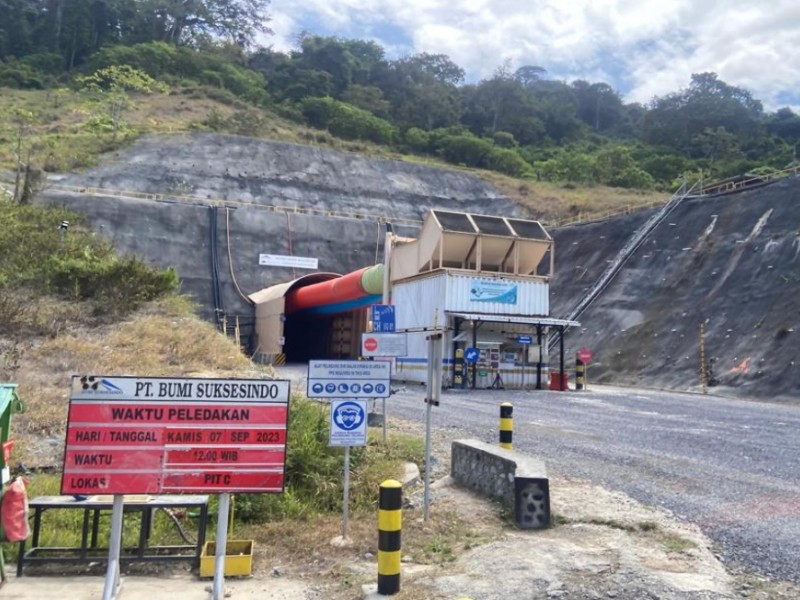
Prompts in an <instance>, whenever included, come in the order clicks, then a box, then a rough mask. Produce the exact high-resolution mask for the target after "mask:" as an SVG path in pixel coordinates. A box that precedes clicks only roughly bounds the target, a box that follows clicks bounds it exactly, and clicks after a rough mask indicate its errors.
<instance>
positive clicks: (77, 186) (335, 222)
mask: <svg viewBox="0 0 800 600" xmlns="http://www.w3.org/2000/svg"><path fill="white" fill-rule="evenodd" d="M50 183H51V185H50V187H49V188H47V189H46V190H44V192H43V193H42V194H41V195H40V197H41V201H43V202H47V203H57V204H65V205H66V206H67V207H69V208H71V209H73V210H75V211H77V212H79V213H82V214H84V215H86V216H87V218H88V219H89V222H90V223H91V224H92V225H93V226H94V227H95V228H96V229H98V230H99V231H101V232H104V233H106V234H107V235H109V236H110V237H111V238H112V239H113V240H114V241H115V243H116V245H117V247H118V248H119V249H120V250H122V251H123V252H135V253H137V254H139V255H141V256H143V257H146V258H147V259H148V260H149V261H151V262H153V263H154V264H157V265H159V266H163V267H167V266H174V267H175V268H176V269H177V271H178V274H179V275H180V277H181V278H182V280H183V286H184V288H183V291H184V292H187V293H189V294H191V295H192V296H193V297H194V298H195V299H196V300H197V301H198V302H199V303H200V305H201V308H202V310H203V312H204V314H205V315H206V316H207V317H210V316H211V315H212V314H213V311H214V308H215V305H214V304H215V303H214V300H213V295H214V294H213V287H214V285H215V284H214V281H215V279H216V280H218V285H219V288H220V297H221V301H220V303H221V305H222V306H221V308H222V309H223V310H224V311H225V312H226V313H228V314H231V315H234V314H242V315H249V314H250V312H251V310H250V308H249V306H248V305H247V303H246V302H245V301H244V300H243V298H242V297H241V295H240V294H239V292H238V291H237V285H238V288H239V289H241V290H242V291H243V292H244V293H245V294H249V293H252V292H255V291H257V290H259V289H262V288H264V287H266V286H269V285H272V284H274V283H279V282H284V281H289V280H291V279H292V278H293V277H294V276H300V275H302V274H304V273H306V272H307V271H302V270H299V269H298V270H292V269H290V268H280V267H263V266H259V264H258V256H259V254H260V253H265V254H282V255H293V256H306V257H313V258H318V259H319V268H320V270H322V271H332V272H337V273H346V272H349V271H351V270H355V269H359V268H361V267H364V266H367V265H371V264H373V263H375V262H376V261H377V260H382V241H383V226H382V223H384V222H386V221H391V222H393V224H394V225H395V230H396V231H398V233H400V234H408V235H414V234H415V233H416V231H417V229H418V226H419V224H420V223H421V221H422V217H423V216H424V214H425V213H426V212H427V210H428V209H429V208H433V207H438V208H445V209H452V210H459V211H469V212H480V213H487V212H488V213H491V214H502V215H518V216H522V215H525V214H526V211H525V210H524V209H522V208H520V207H518V206H516V205H515V204H513V203H512V202H511V201H509V200H508V199H506V198H504V197H502V196H501V195H500V194H499V193H498V192H497V190H495V189H494V188H493V187H492V186H490V185H489V184H487V183H485V182H484V181H482V180H481V179H480V178H478V177H476V176H473V175H470V174H469V173H465V172H461V171H457V170H446V169H435V168H431V167H427V166H423V165H415V164H410V163H406V162H401V161H392V160H384V159H374V158H368V157H364V156H360V155H356V154H349V153H344V152H336V151H331V150H325V149H321V148H316V147H312V146H299V145H295V144H288V143H282V142H268V141H264V140H258V139H252V138H245V137H234V136H221V135H213V134H194V135H181V136H168V137H167V136H153V137H148V138H144V139H142V140H140V141H139V142H137V143H136V144H135V145H134V146H133V147H131V148H129V149H126V150H122V151H120V152H118V153H115V155H114V156H113V157H112V158H111V159H109V160H108V161H107V162H106V163H105V164H104V165H102V166H101V167H99V168H96V169H94V170H92V171H90V172H88V173H84V174H79V175H69V176H63V177H56V178H52V179H51V181H50ZM87 187H96V188H103V189H104V190H107V191H106V192H104V193H86V192H87ZM147 195H150V196H149V197H147ZM221 201H226V202H228V203H233V207H232V208H225V207H221V206H218V205H220V204H221ZM215 207H216V208H215ZM276 207H281V208H276ZM213 255H216V259H217V260H216V267H214V266H213V264H214V261H212V256H213ZM234 278H235V281H234Z"/></svg>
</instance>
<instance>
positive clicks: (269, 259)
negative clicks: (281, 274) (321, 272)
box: [258, 254, 319, 271]
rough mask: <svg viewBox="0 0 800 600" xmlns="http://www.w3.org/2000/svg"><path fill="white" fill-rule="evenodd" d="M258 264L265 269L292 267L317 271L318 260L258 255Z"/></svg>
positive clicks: (303, 257) (280, 255) (304, 257)
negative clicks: (265, 267)
mask: <svg viewBox="0 0 800 600" xmlns="http://www.w3.org/2000/svg"><path fill="white" fill-rule="evenodd" d="M258 264H259V265H262V266H267V267H292V268H295V269H313V270H315V271H316V270H317V269H319V259H318V258H309V257H308V256H284V255H282V254H259V255H258Z"/></svg>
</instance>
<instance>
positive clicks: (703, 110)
mask: <svg viewBox="0 0 800 600" xmlns="http://www.w3.org/2000/svg"><path fill="white" fill-rule="evenodd" d="M762 122H763V107H762V105H761V102H759V101H758V100H756V99H754V98H753V96H752V95H751V94H750V92H748V91H747V90H745V89H743V88H739V87H735V86H731V85H728V84H727V83H725V82H724V81H721V80H720V79H718V78H717V75H716V73H695V74H694V75H692V81H691V83H690V85H689V87H688V88H687V89H685V90H682V91H680V92H676V93H674V94H669V95H667V96H665V97H663V98H656V99H655V100H654V101H653V103H652V105H651V107H650V110H649V111H648V112H647V114H646V115H645V117H644V119H643V121H642V133H643V137H644V139H645V141H647V142H648V143H651V144H663V145H667V146H670V147H671V148H674V149H676V150H679V151H682V152H688V151H689V150H690V149H691V144H692V140H693V139H694V137H695V136H697V135H699V134H701V133H703V131H704V130H705V129H706V128H712V129H714V128H717V127H723V128H724V129H725V130H726V131H728V132H729V133H731V134H733V135H734V136H735V137H736V138H737V140H738V141H739V142H740V143H741V141H742V140H743V139H745V138H751V137H754V136H757V135H759V133H760V131H761V129H762Z"/></svg>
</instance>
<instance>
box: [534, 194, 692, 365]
mask: <svg viewBox="0 0 800 600" xmlns="http://www.w3.org/2000/svg"><path fill="white" fill-rule="evenodd" d="M698 183H699V182H698ZM698 183H695V184H694V185H693V186H692V187H691V188H689V189H687V186H686V183H685V182H684V183H682V184H681V186H680V187H679V188H678V190H677V191H676V192H675V193H674V194H673V195H672V196H671V197H670V199H669V200H668V201H667V202H665V203H664V205H663V207H662V208H661V210H659V211H658V212H656V213H655V214H654V215H653V216H651V217H650V218H649V219H648V220H647V221H646V222H645V223H644V224H643V225H642V226H641V227H640V228H639V229H638V230H636V232H635V233H634V234H633V235H632V236H631V237H630V238H629V239H628V241H627V242H626V243H625V245H624V246H623V247H622V249H621V250H620V251H619V252H618V253H617V256H616V258H615V259H614V260H613V261H611V263H610V264H609V265H608V266H607V267H606V269H605V271H603V273H602V275H600V277H599V278H598V280H597V282H596V283H595V284H594V285H593V286H592V287H591V288H590V289H589V291H588V292H586V293H585V294H584V295H583V297H582V298H581V299H580V300H579V301H578V303H577V304H576V305H575V307H574V308H573V309H572V310H571V311H570V312H569V313H568V315H567V316H566V317H564V319H565V320H568V321H577V320H578V317H579V316H580V315H581V314H582V313H583V311H585V310H586V309H587V308H588V307H589V305H590V304H591V303H592V302H594V301H595V300H596V299H597V297H598V296H599V295H600V294H601V293H602V292H603V290H604V289H605V288H606V287H608V284H609V283H611V280H612V279H613V278H614V276H615V275H616V274H617V273H619V271H620V270H621V269H622V266H623V265H624V264H625V262H626V261H627V260H628V258H630V256H631V255H632V254H633V253H634V252H635V251H636V250H637V249H638V248H639V246H641V244H642V242H644V240H645V239H646V238H647V236H648V235H649V234H650V233H651V232H652V231H653V230H654V229H655V228H656V227H657V226H658V225H659V223H661V222H662V221H663V220H664V219H665V218H666V217H667V216H668V215H669V214H670V213H671V212H672V211H673V210H674V209H675V208H676V207H677V206H678V204H680V203H681V201H682V200H683V199H684V198H686V197H687V196H689V195H690V194H691V192H692V190H694V188H695V187H696V186H697V185H698ZM567 329H568V328H565V329H564V332H566V330H567ZM562 335H563V334H562ZM556 341H557V338H556V336H555V335H553V336H551V337H550V340H549V341H548V345H547V346H548V350H549V349H552V348H553V346H554V345H555V343H556Z"/></svg>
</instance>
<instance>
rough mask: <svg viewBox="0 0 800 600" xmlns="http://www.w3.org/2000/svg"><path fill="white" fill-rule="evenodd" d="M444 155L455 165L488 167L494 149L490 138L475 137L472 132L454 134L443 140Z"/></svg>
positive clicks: (442, 151)
mask: <svg viewBox="0 0 800 600" xmlns="http://www.w3.org/2000/svg"><path fill="white" fill-rule="evenodd" d="M440 146H441V154H442V157H443V158H444V159H445V160H446V161H447V162H449V163H452V164H454V165H458V164H463V165H465V166H467V167H486V166H488V159H489V156H490V155H491V153H492V151H493V150H494V146H493V145H492V143H491V142H490V141H489V140H485V139H482V138H479V137H475V136H474V135H472V134H462V135H454V136H451V137H446V138H444V139H442V140H441V142H440Z"/></svg>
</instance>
